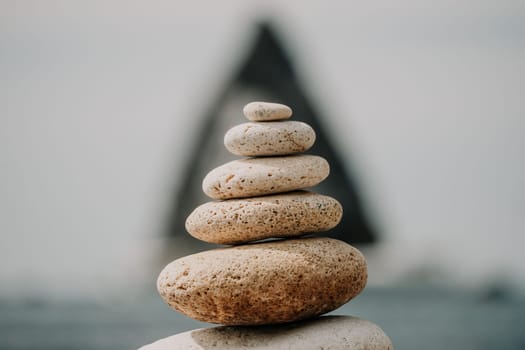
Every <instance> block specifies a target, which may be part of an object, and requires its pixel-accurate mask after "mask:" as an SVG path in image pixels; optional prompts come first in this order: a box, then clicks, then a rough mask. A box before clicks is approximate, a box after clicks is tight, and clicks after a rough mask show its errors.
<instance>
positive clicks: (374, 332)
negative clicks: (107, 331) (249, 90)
mask: <svg viewBox="0 0 525 350" xmlns="http://www.w3.org/2000/svg"><path fill="white" fill-rule="evenodd" d="M243 112H244V115H245V116H246V117H247V118H248V119H249V120H250V122H248V123H243V124H240V125H237V126H234V127H233V128H231V129H230V130H228V132H227V133H226V135H225V137H224V144H225V146H226V148H227V149H228V151H230V152H231V153H233V154H235V155H239V156H244V157H249V158H243V159H239V160H234V161H231V162H229V163H226V164H223V165H221V166H219V167H217V168H215V169H213V170H212V171H210V172H209V173H208V175H206V177H205V178H204V181H203V184H202V188H203V190H204V193H205V194H206V195H208V196H209V197H211V198H212V199H214V201H211V202H208V203H205V204H202V205H201V206H199V207H198V208H196V209H195V210H194V211H193V212H192V213H191V214H190V215H189V217H188V218H187V220H186V229H187V230H188V232H189V233H190V234H191V235H192V236H194V237H195V238H197V239H200V240H202V241H205V242H209V243H216V244H225V245H233V246H231V247H226V248H218V249H213V250H208V251H204V252H201V253H197V254H193V255H189V256H186V257H182V258H180V259H177V260H175V261H173V262H172V263H170V264H168V265H167V266H166V267H165V268H164V269H163V270H162V272H161V273H160V275H159V278H158V281H157V288H158V291H159V293H160V295H161V296H162V298H163V299H164V300H165V301H166V303H167V304H168V305H169V306H171V307H172V308H173V309H175V310H177V311H179V312H181V313H183V314H184V315H186V316H189V317H191V318H193V319H196V320H199V321H203V322H209V323H217V324H222V325H225V326H226V327H224V326H223V327H216V328H209V329H203V330H202V329H201V330H195V331H190V332H186V333H181V334H177V335H175V336H172V337H169V338H165V339H162V340H160V341H157V342H155V343H153V344H151V345H149V346H145V347H144V348H143V349H144V350H146V349H148V350H154V349H209V348H212V347H213V349H223V348H224V349H229V348H242V349H244V348H264V349H270V348H271V349H281V348H282V349H319V348H326V349H328V348H337V349H365V348H366V349H393V347H392V343H391V342H390V339H389V338H388V337H387V336H386V335H385V334H384V332H383V331H382V330H381V329H380V328H379V327H378V326H376V325H374V324H373V323H371V322H368V321H365V320H361V319H359V318H356V317H350V316H337V317H333V316H332V317H327V316H325V317H317V316H320V315H322V314H325V313H327V312H330V311H332V310H335V309H336V308H338V307H340V306H342V305H343V304H345V303H346V302H348V301H349V300H350V299H352V298H354V297H355V296H356V295H358V294H359V293H360V292H361V291H362V290H363V288H364V287H365V284H366V280H367V267H366V261H365V258H364V256H363V255H362V254H361V253H360V252H359V251H358V250H357V249H356V248H354V247H352V246H350V245H348V244H347V243H345V242H342V241H339V240H336V239H331V238H324V237H308V238H304V237H300V236H303V235H305V234H308V233H316V232H324V231H328V230H330V229H332V228H333V227H335V226H336V225H337V224H338V223H339V222H340V220H341V218H342V215H343V209H342V207H341V204H340V203H339V202H338V201H337V200H336V199H334V198H331V197H328V196H324V195H321V194H318V193H314V192H310V191H306V190H304V189H305V188H309V187H312V186H315V185H317V184H319V183H320V182H322V181H323V180H325V179H326V178H327V176H328V174H329V165H328V162H327V161H326V160H325V159H324V158H322V157H319V156H315V155H304V154H299V153H301V152H305V151H307V150H308V149H309V148H310V147H311V146H312V145H313V144H314V142H315V132H314V130H313V129H312V128H311V127H310V126H309V125H307V124H305V123H302V122H298V121H288V120H287V119H288V118H290V117H291V115H292V110H291V109H290V108H289V107H288V106H285V105H282V104H277V103H268V102H252V103H249V104H247V105H246V106H245V107H244V109H243ZM275 238H285V239H277V240H276V239H275ZM269 239H271V240H269ZM261 240H264V241H263V242H256V243H254V241H261ZM316 317H317V318H316ZM231 326H261V327H231ZM319 337H321V338H319ZM319 339H321V342H319V341H320V340H319ZM221 344H222V345H221Z"/></svg>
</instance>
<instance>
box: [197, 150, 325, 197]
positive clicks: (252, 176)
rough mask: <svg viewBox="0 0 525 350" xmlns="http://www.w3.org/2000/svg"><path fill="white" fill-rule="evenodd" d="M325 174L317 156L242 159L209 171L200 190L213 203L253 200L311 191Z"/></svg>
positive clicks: (323, 166)
mask: <svg viewBox="0 0 525 350" xmlns="http://www.w3.org/2000/svg"><path fill="white" fill-rule="evenodd" d="M329 173H330V166H329V165H328V162H327V161H326V160H325V159H324V158H322V157H319V156H313V155H294V156H284V157H263V158H245V159H240V160H234V161H231V162H229V163H226V164H223V165H221V166H219V167H217V168H215V169H213V170H212V171H210V172H209V173H208V175H206V177H205V178H204V180H203V182H202V189H203V191H204V193H205V194H206V195H207V196H209V197H211V198H213V199H229V198H244V197H255V196H262V195H268V194H275V193H280V192H288V191H294V190H298V189H303V188H308V187H312V186H315V185H317V184H318V183H320V182H321V181H323V180H324V179H326V177H327V176H328V174H329Z"/></svg>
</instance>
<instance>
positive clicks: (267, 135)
mask: <svg viewBox="0 0 525 350" xmlns="http://www.w3.org/2000/svg"><path fill="white" fill-rule="evenodd" d="M314 142H315V132H314V130H313V129H312V128H311V127H310V125H308V124H305V123H302V122H296V121H285V122H266V123H256V122H252V123H244V124H240V125H236V126H234V127H233V128H231V129H230V130H228V131H227V132H226V135H224V145H225V146H226V149H227V150H228V151H230V152H231V153H233V154H236V155H238V156H248V157H251V156H278V155H285V154H293V153H299V152H304V151H306V150H308V149H309V148H310V147H312V145H313V144H314Z"/></svg>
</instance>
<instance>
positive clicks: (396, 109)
mask: <svg viewBox="0 0 525 350" xmlns="http://www.w3.org/2000/svg"><path fill="white" fill-rule="evenodd" d="M260 18H271V19H272V20H273V21H274V23H275V24H276V26H277V29H278V30H279V32H280V33H282V35H283V39H284V41H285V42H286V43H287V44H288V46H289V48H290V50H291V52H292V56H293V59H294V60H295V62H296V63H297V68H298V70H299V73H300V75H301V78H302V79H303V81H304V82H305V84H306V86H307V87H308V92H309V94H310V95H311V96H312V99H313V100H314V102H315V103H316V104H317V105H318V106H319V108H320V109H321V110H322V111H323V112H325V113H324V114H325V115H326V116H327V120H326V122H327V126H328V128H329V129H330V131H332V133H333V135H334V138H335V142H336V143H337V145H339V146H340V147H341V148H342V149H343V150H344V151H343V153H344V154H345V156H347V157H348V159H352V164H353V166H354V168H355V169H354V172H355V173H356V175H357V176H358V181H359V183H360V184H361V185H362V186H363V193H364V194H365V199H366V205H367V206H368V208H369V209H370V210H371V212H372V213H373V215H374V216H375V217H376V218H377V219H378V220H379V223H380V228H381V231H382V232H383V233H384V242H383V244H382V245H381V246H380V247H378V249H376V250H375V251H371V252H369V253H368V254H369V257H370V259H369V262H370V265H371V268H372V270H371V271H372V272H373V274H371V279H372V280H373V281H379V280H381V278H383V277H386V276H393V278H397V277H398V276H399V274H397V273H402V272H407V271H413V272H417V271H418V270H419V269H422V270H425V269H431V270H433V269H435V270H437V271H438V272H440V273H444V274H450V276H452V278H453V279H455V280H467V281H488V280H491V279H499V278H504V277H508V278H511V279H513V280H518V281H520V280H521V281H523V280H525V267H524V266H525V258H523V254H522V246H523V245H524V244H525V238H524V233H525V166H524V162H523V150H524V149H525V141H524V137H523V135H524V133H525V118H524V112H525V98H524V95H525V86H524V84H525V83H524V82H525V24H524V23H525V6H524V5H523V2H522V1H484V2H483V1H440V2H435V1H397V2H392V1H384V2H382V3H381V4H378V3H375V4H370V3H366V2H357V1H333V2H330V1H308V2H305V1H286V2H278V1H270V2H268V1H265V2H262V1H261V2H254V1H251V2H250V1H222V2H220V5H219V4H218V3H215V2H204V1H192V2H190V3H187V2H173V1H165V2H161V1H148V2H128V1H109V2H108V1H46V2H41V1H0V123H1V125H2V127H0V167H1V168H0V169H1V173H2V177H1V179H2V181H1V183H0V257H1V258H0V259H2V261H1V263H0V293H2V292H7V291H8V290H11V291H12V290H19V289H20V288H21V287H24V286H29V285H31V287H30V288H34V289H43V290H50V291H54V292H57V291H66V292H67V291H69V292H70V291H81V292H83V293H88V294H96V293H100V286H101V285H104V286H106V285H113V284H121V282H122V281H123V279H122V277H123V276H129V275H130V274H131V275H133V274H135V275H133V276H137V279H140V278H142V277H143V275H144V274H145V272H144V271H142V270H143V269H142V267H143V266H144V265H145V264H146V262H147V261H148V259H149V258H150V257H151V255H152V254H155V251H154V246H151V247H150V248H149V249H145V247H146V246H147V245H146V244H145V243H144V242H145V241H148V242H149V241H151V240H152V238H153V237H155V236H156V235H159V234H160V231H161V227H162V224H163V220H164V217H165V215H166V212H167V211H168V210H169V201H170V199H171V195H172V191H173V187H174V186H175V183H176V181H177V180H178V179H179V176H180V173H179V171H178V168H179V167H181V166H183V164H184V162H183V160H184V155H185V153H184V152H185V151H187V150H188V147H187V145H188V141H190V138H191V137H192V132H193V131H194V130H195V128H196V126H197V125H198V118H199V117H200V115H201V112H202V111H204V110H205V109H206V108H207V106H208V105H209V103H210V101H211V98H212V97H214V95H215V93H216V92H217V89H218V88H219V87H220V86H221V84H222V83H223V82H224V80H225V79H227V78H228V77H229V74H230V72H231V69H232V68H233V67H234V66H235V65H236V63H237V62H238V60H239V59H240V58H241V57H242V53H243V52H244V50H245V48H246V45H248V44H249V42H250V40H251V38H252V35H253V28H254V23H256V21H257V20H258V19H260ZM239 115H240V111H239ZM297 119H298V120H300V116H297ZM239 120H240V121H241V120H242V119H239ZM217 146H218V147H220V146H221V145H217ZM101 243H102V244H103V247H101V246H100V244H101ZM394 270H395V271H394ZM137 271H142V272H137ZM394 272H396V273H394ZM390 279H392V278H390ZM35 281H36V282H35ZM108 288H109V287H108Z"/></svg>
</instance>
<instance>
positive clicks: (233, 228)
mask: <svg viewBox="0 0 525 350" xmlns="http://www.w3.org/2000/svg"><path fill="white" fill-rule="evenodd" d="M342 216H343V208H342V206H341V204H340V203H339V202H338V201H337V200H335V199H334V198H332V197H328V196H324V195H321V194H317V193H312V192H307V191H297V192H289V193H285V194H277V195H270V196H263V197H252V198H245V199H229V200H226V201H218V202H208V203H204V204H202V205H201V206H199V207H197V208H196V209H195V210H194V211H193V212H192V213H191V214H190V216H188V219H187V220H186V230H187V231H188V232H189V233H190V234H191V235H192V236H193V237H195V238H197V239H200V240H202V241H205V242H209V243H217V244H238V243H245V242H249V241H255V240H260V239H265V238H271V237H291V236H298V235H302V234H304V233H311V232H323V231H328V230H330V229H332V228H334V227H335V226H336V225H337V224H338V223H339V221H341V218H342Z"/></svg>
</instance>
